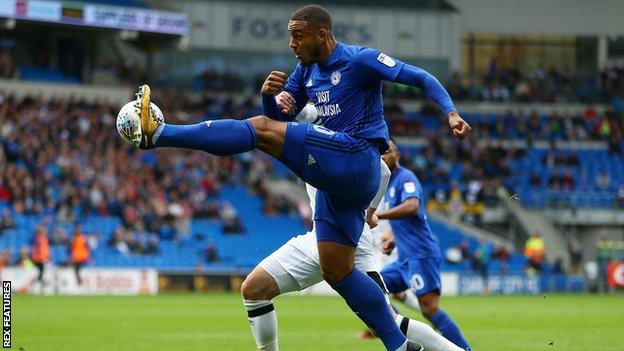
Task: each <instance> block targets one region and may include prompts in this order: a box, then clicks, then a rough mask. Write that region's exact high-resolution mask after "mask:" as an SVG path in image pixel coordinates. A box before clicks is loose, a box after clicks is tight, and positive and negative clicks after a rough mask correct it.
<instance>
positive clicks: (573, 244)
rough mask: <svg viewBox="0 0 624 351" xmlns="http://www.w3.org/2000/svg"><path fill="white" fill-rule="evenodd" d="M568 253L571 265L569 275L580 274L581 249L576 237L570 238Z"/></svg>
mask: <svg viewBox="0 0 624 351" xmlns="http://www.w3.org/2000/svg"><path fill="white" fill-rule="evenodd" d="M568 252H569V253H570V261H571V264H572V267H570V268H571V273H573V274H580V273H581V263H582V262H583V248H582V247H581V243H580V241H579V239H578V236H577V235H572V236H571V237H570V242H569V243H568Z"/></svg>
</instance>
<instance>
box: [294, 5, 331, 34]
mask: <svg viewBox="0 0 624 351" xmlns="http://www.w3.org/2000/svg"><path fill="white" fill-rule="evenodd" d="M290 20H291V21H306V22H308V25H310V26H312V27H314V28H324V29H327V30H328V31H330V32H331V31H332V19H331V15H330V14H329V11H327V10H326V9H325V8H323V7H321V6H318V5H307V6H304V7H302V8H300V9H299V10H297V11H296V12H295V13H293V15H292V16H290Z"/></svg>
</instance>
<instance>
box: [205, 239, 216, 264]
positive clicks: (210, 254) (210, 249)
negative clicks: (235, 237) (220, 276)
mask: <svg viewBox="0 0 624 351" xmlns="http://www.w3.org/2000/svg"><path fill="white" fill-rule="evenodd" d="M204 254H205V256H206V261H207V262H209V263H217V262H219V254H218V253H217V246H216V245H215V244H214V242H212V241H211V242H209V243H208V244H207V245H206V248H205V249H204Z"/></svg>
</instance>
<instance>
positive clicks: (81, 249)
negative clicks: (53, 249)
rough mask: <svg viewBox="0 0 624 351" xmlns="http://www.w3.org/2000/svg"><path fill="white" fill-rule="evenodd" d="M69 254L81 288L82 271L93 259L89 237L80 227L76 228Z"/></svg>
mask: <svg viewBox="0 0 624 351" xmlns="http://www.w3.org/2000/svg"><path fill="white" fill-rule="evenodd" d="M69 254H70V260H71V264H72V266H73V267H74V273H75V275H76V282H77V283H78V286H81V285H82V277H81V276H80V270H81V269H82V267H83V266H84V265H85V264H86V263H87V262H88V261H89V259H90V258H91V251H90V250H89V244H88V242H87V236H86V235H84V234H83V233H82V231H81V230H80V226H78V225H75V226H74V231H73V234H72V240H71V244H70V246H69Z"/></svg>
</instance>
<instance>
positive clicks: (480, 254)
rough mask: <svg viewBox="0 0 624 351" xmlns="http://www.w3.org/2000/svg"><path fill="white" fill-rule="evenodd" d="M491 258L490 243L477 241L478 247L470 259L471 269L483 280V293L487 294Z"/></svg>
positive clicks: (481, 240) (483, 240)
mask: <svg viewBox="0 0 624 351" xmlns="http://www.w3.org/2000/svg"><path fill="white" fill-rule="evenodd" d="M491 257H492V243H490V242H488V241H487V240H486V239H485V238H481V239H479V246H477V249H476V250H475V252H474V255H473V258H472V269H473V270H474V271H475V272H478V273H479V274H480V275H481V277H482V278H483V293H484V294H488V293H489V283H488V278H489V273H488V272H489V268H490V259H491Z"/></svg>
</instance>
